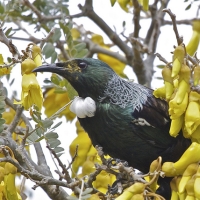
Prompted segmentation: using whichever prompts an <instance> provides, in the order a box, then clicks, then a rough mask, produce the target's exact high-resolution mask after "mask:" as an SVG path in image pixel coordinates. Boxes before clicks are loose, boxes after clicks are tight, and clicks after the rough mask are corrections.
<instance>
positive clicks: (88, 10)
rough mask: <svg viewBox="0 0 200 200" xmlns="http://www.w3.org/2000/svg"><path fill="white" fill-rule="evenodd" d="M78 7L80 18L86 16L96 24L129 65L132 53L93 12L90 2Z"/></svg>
mask: <svg viewBox="0 0 200 200" xmlns="http://www.w3.org/2000/svg"><path fill="white" fill-rule="evenodd" d="M78 6H79V9H80V10H81V11H82V15H80V16H87V17H88V18H89V19H91V20H92V21H93V22H94V23H95V24H97V26H98V27H100V28H101V29H102V30H103V31H104V32H105V33H106V35H107V36H108V37H109V38H110V40H111V41H113V43H114V44H116V45H117V46H118V47H119V48H120V49H121V50H122V51H123V52H124V54H125V55H126V58H127V60H128V63H129V64H131V61H132V59H133V52H132V50H131V48H130V47H129V46H128V45H127V44H126V43H124V42H123V41H122V40H121V38H120V37H119V36H118V35H117V34H116V33H115V32H114V31H113V30H112V29H111V28H110V27H109V26H108V25H107V24H106V23H105V22H104V21H103V20H102V19H101V18H100V17H99V16H98V15H97V14H96V13H95V12H94V10H93V7H92V0H86V1H85V5H84V6H82V5H81V4H79V5H78ZM74 17H75V16H74ZM76 17H77V16H76Z"/></svg>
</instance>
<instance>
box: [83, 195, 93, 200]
mask: <svg viewBox="0 0 200 200" xmlns="http://www.w3.org/2000/svg"><path fill="white" fill-rule="evenodd" d="M90 197H91V194H86V195H84V196H81V199H83V200H84V199H85V200H86V199H89V198H90Z"/></svg>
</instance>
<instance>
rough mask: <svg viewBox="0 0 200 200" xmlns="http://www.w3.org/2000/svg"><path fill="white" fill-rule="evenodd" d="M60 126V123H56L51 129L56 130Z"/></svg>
mask: <svg viewBox="0 0 200 200" xmlns="http://www.w3.org/2000/svg"><path fill="white" fill-rule="evenodd" d="M61 124H62V122H58V123H57V124H56V125H54V126H53V127H52V129H55V128H57V127H58V126H60V125H61Z"/></svg>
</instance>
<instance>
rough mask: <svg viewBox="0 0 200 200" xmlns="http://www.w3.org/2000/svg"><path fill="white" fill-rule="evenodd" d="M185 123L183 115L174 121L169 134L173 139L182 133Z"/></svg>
mask: <svg viewBox="0 0 200 200" xmlns="http://www.w3.org/2000/svg"><path fill="white" fill-rule="evenodd" d="M183 122H184V116H183V115H181V116H180V117H178V118H176V119H172V121H171V125H170V130H169V133H170V135H171V136H172V137H176V136H177V135H178V133H179V132H180V130H181V128H182V126H183Z"/></svg>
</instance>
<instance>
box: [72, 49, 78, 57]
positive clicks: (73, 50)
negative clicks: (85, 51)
mask: <svg viewBox="0 0 200 200" xmlns="http://www.w3.org/2000/svg"><path fill="white" fill-rule="evenodd" d="M76 54H77V51H76V49H74V48H73V49H72V50H71V55H72V57H75V56H76Z"/></svg>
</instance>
